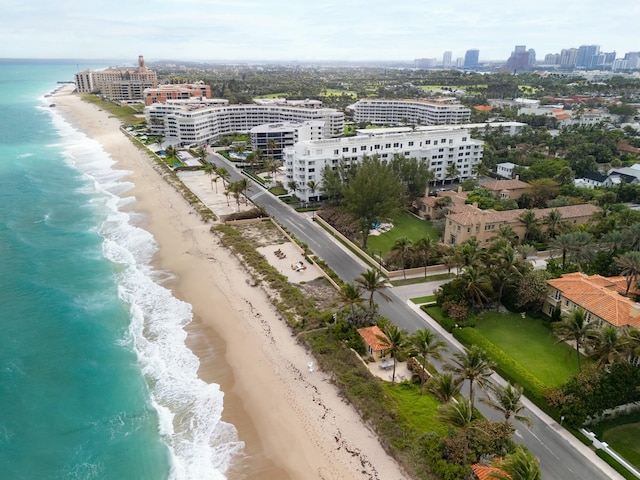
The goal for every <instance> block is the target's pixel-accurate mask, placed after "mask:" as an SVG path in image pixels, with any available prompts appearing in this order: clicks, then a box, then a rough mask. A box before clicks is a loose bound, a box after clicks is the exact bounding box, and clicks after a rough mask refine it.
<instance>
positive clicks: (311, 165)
mask: <svg viewBox="0 0 640 480" xmlns="http://www.w3.org/2000/svg"><path fill="white" fill-rule="evenodd" d="M483 144H484V142H482V141H481V140H474V139H472V138H471V135H470V134H469V131H468V130H464V129H447V128H442V129H424V130H416V131H410V132H395V131H393V129H379V130H378V129H374V130H371V133H368V134H367V135H358V136H355V137H343V138H334V139H325V140H315V141H299V142H297V143H296V144H295V145H294V146H293V147H290V148H286V149H285V151H284V158H285V166H286V177H287V184H289V183H291V182H295V183H296V184H297V187H296V192H295V194H296V195H297V196H298V197H299V198H300V199H302V200H303V201H308V200H309V197H313V196H316V195H318V191H320V190H321V185H322V171H323V170H324V169H325V168H333V169H335V168H337V166H338V164H339V163H340V161H344V162H345V163H346V164H348V165H353V164H356V163H359V162H361V161H362V159H363V157H364V156H365V155H366V156H373V155H378V157H379V158H381V159H382V160H390V159H392V158H393V156H394V155H404V156H405V157H408V158H417V159H418V160H420V161H422V162H424V163H425V164H427V165H429V168H430V169H431V170H432V171H433V173H434V175H435V178H436V179H437V180H444V179H446V178H448V177H447V170H448V168H449V166H450V165H455V166H456V168H457V170H458V172H459V176H460V179H465V178H469V177H471V176H472V170H473V167H474V165H476V164H478V163H479V162H480V160H481V159H482V146H483ZM309 181H314V182H315V183H316V185H320V189H318V188H316V191H315V193H314V192H312V191H311V189H309V188H308V187H307V184H308V183H309Z"/></svg>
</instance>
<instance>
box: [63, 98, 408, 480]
mask: <svg viewBox="0 0 640 480" xmlns="http://www.w3.org/2000/svg"><path fill="white" fill-rule="evenodd" d="M56 105H57V107H56V108H57V109H58V110H59V111H60V112H61V113H62V114H63V115H64V116H65V118H67V119H68V120H69V121H70V122H71V123H72V124H73V125H74V126H76V128H78V129H80V130H82V131H83V132H85V133H86V134H87V135H88V136H90V137H92V138H94V139H95V140H97V141H98V142H100V143H101V144H102V146H103V148H104V150H105V151H106V152H108V153H109V154H110V155H111V157H112V158H113V159H114V160H115V161H117V162H118V163H117V166H116V168H119V169H124V170H129V171H131V172H132V173H131V175H130V176H129V177H128V178H127V180H129V181H131V182H132V183H133V184H134V185H135V186H134V188H133V190H131V191H130V192H127V195H132V196H135V198H136V202H135V203H134V204H133V205H132V206H131V207H128V208H131V209H132V210H134V211H136V212H138V213H141V214H142V217H143V218H144V220H143V222H144V224H143V225H142V226H143V227H144V228H145V229H147V230H148V231H149V232H151V233H152V234H153V235H154V237H155V239H156V241H157V243H158V247H159V251H158V254H157V256H156V258H155V260H154V267H155V268H157V269H159V270H162V271H166V272H170V273H171V274H172V276H171V278H172V280H168V281H167V282H168V283H166V284H165V286H167V287H168V288H170V289H171V290H172V291H173V293H174V295H175V296H176V297H177V298H180V299H182V300H184V301H186V302H188V303H190V304H191V305H192V307H193V312H194V320H193V322H192V323H191V324H190V325H189V326H188V327H187V330H188V340H187V343H188V346H189V348H191V349H192V350H193V351H194V353H195V354H196V355H198V357H199V358H200V362H201V366H200V371H199V375H200V377H201V378H202V379H203V380H204V381H206V382H210V383H217V384H219V385H220V387H221V390H222V391H223V392H224V394H225V398H224V412H223V420H224V421H226V422H229V423H231V424H233V425H234V426H235V427H236V429H237V430H238V437H239V439H240V440H241V441H243V442H244V443H245V448H244V451H243V455H241V456H239V457H238V458H237V460H236V461H235V462H234V464H233V465H232V466H231V467H230V469H229V470H228V472H227V477H228V478H230V479H232V480H234V479H245V478H247V479H248V478H251V479H316V478H317V479H332V480H338V479H384V480H395V479H401V478H405V476H404V475H403V474H402V472H401V470H400V469H399V467H398V466H397V464H396V463H395V462H394V461H393V460H392V459H391V458H390V457H389V456H388V455H387V454H386V453H385V452H384V450H383V449H382V448H381V447H380V444H379V442H378V441H377V439H376V438H375V436H374V435H373V434H372V432H371V431H369V430H368V429H367V428H366V427H365V426H364V425H363V424H362V422H361V421H360V419H359V416H358V415H357V413H356V412H355V411H354V410H353V409H352V408H351V407H350V406H349V405H346V404H345V403H344V402H343V401H342V400H341V399H340V398H339V397H338V395H337V393H336V390H335V389H334V387H333V386H332V385H331V384H330V383H329V381H328V376H327V375H324V374H323V373H322V372H319V371H318V370H317V369H316V368H309V364H310V362H312V357H311V356H310V355H309V353H307V352H306V351H305V349H304V348H302V347H301V346H300V345H298V344H297V342H296V340H295V338H294V337H293V336H292V334H291V332H290V330H289V329H288V328H287V327H286V325H285V323H284V321H283V320H281V319H280V316H279V314H278V313H277V312H276V311H275V309H274V308H273V306H272V305H271V303H270V301H269V299H268V297H267V295H266V293H265V292H264V291H263V290H262V289H261V288H260V287H251V286H249V284H248V282H247V280H248V279H249V275H248V273H247V272H246V270H245V269H244V267H243V266H242V265H241V264H240V262H239V261H238V259H237V258H236V257H235V256H233V255H231V254H230V253H229V252H228V251H227V250H226V249H224V248H223V247H221V246H220V244H219V242H218V240H217V238H216V236H215V235H214V234H212V233H211V232H210V228H211V224H210V223H209V224H206V223H203V222H202V221H201V220H200V219H199V217H198V215H194V214H191V208H190V206H189V204H188V203H187V202H186V201H185V200H184V199H183V198H182V196H181V195H180V194H179V193H177V192H176V190H175V189H174V188H173V187H172V186H171V185H169V184H168V183H167V182H165V181H164V180H163V179H162V178H161V174H160V173H159V172H158V171H157V170H156V168H154V165H153V161H152V160H151V159H150V158H149V157H148V156H147V155H146V154H145V153H143V152H141V151H140V150H139V149H138V148H137V147H135V146H134V145H133V144H132V142H131V141H130V140H129V139H128V138H127V136H126V135H125V134H124V133H123V132H122V131H120V129H119V127H120V124H119V121H118V120H117V119H115V118H112V117H110V116H109V114H108V113H107V112H104V111H102V110H100V109H99V108H98V107H96V106H94V105H92V104H89V103H86V102H83V101H82V100H81V99H80V98H79V97H78V96H76V95H73V94H69V92H68V89H64V90H62V91H61V92H59V93H58V94H56ZM289 263H291V262H289Z"/></svg>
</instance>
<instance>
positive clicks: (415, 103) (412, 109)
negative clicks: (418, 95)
mask: <svg viewBox="0 0 640 480" xmlns="http://www.w3.org/2000/svg"><path fill="white" fill-rule="evenodd" d="M350 108H352V109H353V111H354V117H353V119H354V121H355V122H356V123H360V122H371V123H372V124H374V125H395V124H401V123H405V122H406V123H408V124H411V125H455V124H459V123H468V122H469V120H470V119H471V110H469V109H468V108H467V107H465V106H464V105H461V104H460V103H458V101H457V100H456V99H455V98H443V99H441V100H439V101H437V102H436V101H432V102H427V101H423V100H385V99H363V100H358V101H357V102H356V103H354V104H353V105H352V106H351V107H350Z"/></svg>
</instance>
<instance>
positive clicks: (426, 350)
mask: <svg viewBox="0 0 640 480" xmlns="http://www.w3.org/2000/svg"><path fill="white" fill-rule="evenodd" d="M410 340H411V346H412V352H413V353H415V354H416V355H420V356H421V357H422V362H421V365H422V370H423V371H424V372H425V373H426V372H428V370H427V367H428V366H429V359H430V358H433V359H434V360H441V359H442V353H441V352H442V350H443V349H445V348H446V347H447V344H446V343H445V342H443V341H442V340H438V338H437V337H436V335H435V334H434V333H433V332H432V331H431V330H429V329H428V328H423V329H420V330H416V331H415V332H414V333H413V335H412V336H411V338H410ZM425 377H426V375H424V374H423V375H420V393H422V391H423V389H424V381H425Z"/></svg>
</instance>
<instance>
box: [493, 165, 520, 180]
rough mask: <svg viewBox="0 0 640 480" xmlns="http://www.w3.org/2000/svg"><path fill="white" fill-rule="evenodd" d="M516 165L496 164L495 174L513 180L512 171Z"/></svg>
mask: <svg viewBox="0 0 640 480" xmlns="http://www.w3.org/2000/svg"><path fill="white" fill-rule="evenodd" d="M516 167H517V165H516V164H515V163H511V162H503V163H498V164H497V165H496V173H497V174H498V175H500V176H501V177H503V178H513V169H514V168H516Z"/></svg>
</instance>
